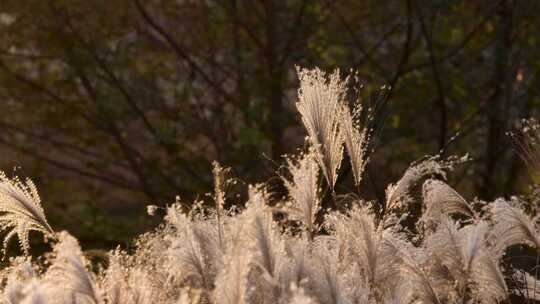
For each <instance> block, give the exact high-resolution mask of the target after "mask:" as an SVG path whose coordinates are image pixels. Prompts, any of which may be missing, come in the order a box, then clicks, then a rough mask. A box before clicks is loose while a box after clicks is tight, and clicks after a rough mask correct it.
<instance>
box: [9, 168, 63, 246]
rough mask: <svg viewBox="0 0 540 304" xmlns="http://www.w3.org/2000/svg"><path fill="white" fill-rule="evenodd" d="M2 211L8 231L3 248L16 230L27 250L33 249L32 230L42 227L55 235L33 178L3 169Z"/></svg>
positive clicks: (38, 229) (45, 231) (40, 229)
mask: <svg viewBox="0 0 540 304" xmlns="http://www.w3.org/2000/svg"><path fill="white" fill-rule="evenodd" d="M0 213H1V215H0V230H2V231H9V232H8V234H7V235H6V236H5V238H4V251H5V250H6V248H7V246H8V244H9V241H10V240H11V238H12V237H13V236H15V234H16V235H17V237H18V238H19V243H20V245H21V247H22V248H23V249H24V252H25V253H26V254H28V251H29V249H30V244H29V241H28V233H29V232H30V231H32V230H34V231H39V232H42V233H43V234H45V236H49V237H54V232H53V230H52V228H51V226H49V223H48V222H47V219H46V218H45V213H44V212H43V208H42V207H41V199H40V197H39V194H38V192H37V189H36V186H35V185H34V183H33V182H32V181H31V180H30V179H26V180H25V181H24V182H23V181H21V180H20V179H19V178H18V177H14V178H11V179H10V178H8V177H7V176H6V174H5V173H4V172H2V171H0Z"/></svg>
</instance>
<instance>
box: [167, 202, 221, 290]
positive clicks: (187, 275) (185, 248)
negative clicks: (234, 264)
mask: <svg viewBox="0 0 540 304" xmlns="http://www.w3.org/2000/svg"><path fill="white" fill-rule="evenodd" d="M166 221H167V223H168V224H169V225H170V227H171V228H173V229H171V230H170V231H169V233H168V234H167V235H165V240H166V241H167V242H168V243H169V244H170V246H169V248H168V249H167V250H166V251H165V254H166V256H167V260H166V261H165V266H166V270H167V272H169V273H170V274H171V275H173V276H175V277H176V278H177V280H179V281H180V283H181V284H182V285H183V286H189V287H191V288H196V289H201V290H203V291H204V292H205V293H209V292H210V291H211V290H212V289H213V288H214V281H215V277H216V275H217V271H218V266H219V264H220V263H221V261H220V258H221V247H220V243H219V236H218V234H219V232H218V228H216V227H215V225H214V224H215V222H212V221H209V220H207V219H206V218H205V217H204V216H203V215H200V214H195V213H193V214H191V215H190V218H188V216H186V215H185V214H183V213H181V212H180V211H179V210H178V209H177V208H176V207H175V206H174V205H173V206H171V207H169V208H167V216H166ZM203 296H206V294H205V295H203Z"/></svg>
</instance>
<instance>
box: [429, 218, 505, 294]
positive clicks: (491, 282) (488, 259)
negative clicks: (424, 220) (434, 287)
mask: <svg viewBox="0 0 540 304" xmlns="http://www.w3.org/2000/svg"><path fill="white" fill-rule="evenodd" d="M487 232H488V224H487V223H486V222H483V221H480V222H477V223H475V224H472V225H467V226H464V227H461V228H460V226H459V224H458V223H457V222H454V221H453V220H452V219H450V218H448V217H446V216H443V217H442V218H441V219H440V220H439V225H438V226H437V230H436V231H435V233H434V234H432V235H430V236H429V237H428V238H427V239H426V241H425V248H426V251H427V252H428V254H429V255H430V257H431V259H430V260H431V261H432V263H435V264H436V265H435V268H434V269H441V270H443V269H444V270H443V271H444V272H448V277H446V278H443V279H446V280H447V283H446V286H444V285H445V284H444V283H442V284H441V285H440V286H442V288H440V290H439V294H445V297H447V298H450V299H452V298H455V299H461V301H460V302H463V301H464V300H467V299H475V300H476V301H478V302H483V301H485V303H496V302H498V301H501V300H503V299H505V298H506V296H507V287H506V283H505V281H504V278H503V276H502V273H501V270H500V268H499V265H498V261H495V259H494V258H493V257H492V255H491V248H490V247H489V246H488V244H487V241H486V240H487ZM434 273H436V272H435V271H434ZM441 289H442V290H441Z"/></svg>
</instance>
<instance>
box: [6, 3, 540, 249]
mask: <svg viewBox="0 0 540 304" xmlns="http://www.w3.org/2000/svg"><path fill="white" fill-rule="evenodd" d="M539 15H540V1H532V0H531V1H518V0H514V1H512V0H485V1H477V0H473V1H452V0H432V1H420V0H403V1H396V0H389V1H381V0H362V1H358V0H351V1H349V0H342V1H313V0H287V1H285V0H229V1H225V0H208V1H181V0H179V1H172V0H168V1H160V0H114V1H112V0H92V1H88V0H43V1H25V0H22V1H21V0H2V1H1V2H0V109H1V110H0V155H1V157H0V167H1V168H3V170H5V171H6V172H8V174H12V173H15V174H18V175H21V176H28V177H31V178H33V179H34V180H35V182H36V183H37V185H38V187H39V189H40V191H41V195H42V198H43V201H44V202H43V203H44V208H45V210H46V213H47V215H48V217H49V221H50V223H51V225H52V226H53V227H54V228H55V230H61V229H68V230H69V231H70V232H72V233H73V234H74V235H75V236H76V237H78V238H79V239H80V240H81V242H82V243H83V245H85V247H101V248H108V247H112V246H115V245H116V244H122V243H125V242H127V240H129V239H131V238H132V237H133V236H134V235H136V234H138V233H140V232H142V231H146V230H148V229H150V228H151V227H153V226H154V225H155V224H156V223H157V222H158V219H154V218H150V217H149V216H147V215H146V212H145V206H146V205H147V204H150V203H151V204H156V205H160V206H164V205H166V204H168V203H171V202H173V201H174V198H175V196H176V195H179V196H180V197H181V199H182V200H183V201H185V202H189V201H191V200H193V199H197V198H203V196H201V194H202V193H204V192H207V191H210V190H211V189H212V177H211V161H212V160H214V159H216V160H218V161H220V162H221V163H223V164H224V165H227V166H231V167H232V168H233V172H234V175H235V176H238V177H239V178H241V179H242V180H244V181H248V182H264V181H271V180H272V177H273V176H275V172H276V170H277V169H278V168H279V166H280V165H281V164H283V159H282V157H281V155H283V154H285V153H292V152H295V151H296V149H297V148H299V147H301V146H302V143H303V139H304V136H305V132H304V130H303V128H302V126H301V123H300V120H299V117H298V115H297V113H296V110H295V107H294V102H295V101H296V96H297V95H296V94H297V88H298V79H297V77H296V73H295V65H299V66H302V67H315V66H319V67H321V68H322V69H325V70H328V71H331V70H333V69H334V68H341V69H342V71H344V72H347V71H349V69H351V68H352V69H355V70H357V71H358V72H359V76H360V79H361V83H363V84H364V89H363V95H364V96H366V100H369V97H370V96H375V95H376V94H378V92H379V90H380V88H381V86H383V85H387V86H390V87H391V89H390V90H389V91H388V92H387V94H388V95H389V96H388V100H387V103H386V105H385V107H384V109H383V111H382V114H381V115H380V117H379V118H380V121H381V123H380V129H379V131H378V132H377V144H376V146H375V148H376V150H375V152H374V154H373V155H372V160H371V162H370V164H369V165H368V168H367V172H366V176H365V178H364V181H363V184H362V187H361V193H360V194H361V195H362V196H363V197H366V198H370V199H372V198H381V197H384V189H385V188H386V185H387V184H388V183H389V182H394V181H396V180H397V179H399V177H400V176H401V174H402V173H403V171H404V170H405V169H406V168H407V166H408V165H409V164H410V162H412V161H414V160H416V159H419V158H421V157H422V156H424V155H426V154H435V153H437V152H438V151H439V149H440V148H441V147H443V146H445V145H446V144H447V143H448V141H449V140H450V138H452V137H453V136H454V135H455V134H456V133H457V132H458V131H459V133H460V136H459V137H458V138H457V139H456V140H455V141H454V142H453V143H452V144H451V145H450V146H449V148H448V153H449V154H458V155H463V154H465V153H469V155H470V156H471V157H472V159H473V160H472V161H471V162H468V163H466V164H464V165H463V166H461V167H460V168H458V170H457V171H456V172H455V173H454V174H452V176H451V177H450V184H451V185H452V186H455V187H456V188H457V189H458V190H459V191H460V193H462V194H463V195H464V197H465V198H467V199H473V198H475V197H479V198H482V199H486V200H489V199H493V198H495V197H498V196H509V195H511V194H514V193H517V194H523V193H527V191H529V190H528V186H529V185H530V184H531V181H530V178H529V177H528V175H527V174H526V170H525V168H524V166H523V165H522V162H521V160H520V159H519V157H518V156H517V155H516V153H515V151H514V149H513V147H512V142H511V140H510V138H509V137H508V136H507V135H506V132H508V131H511V130H512V129H513V128H515V126H516V123H517V122H518V121H519V119H520V118H522V117H534V116H536V115H537V112H538V106H539V104H540V99H539V89H540V77H539V76H540V49H539V47H540V40H539V39H540V38H539V37H540V28H539V25H540V18H539V17H540V16H539ZM340 187H343V188H346V187H348V186H347V185H345V184H344V185H341V186H340ZM197 194H199V196H197Z"/></svg>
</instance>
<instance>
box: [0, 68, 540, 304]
mask: <svg viewBox="0 0 540 304" xmlns="http://www.w3.org/2000/svg"><path fill="white" fill-rule="evenodd" d="M298 73H299V78H300V90H299V100H298V102H297V108H298V110H299V112H300V115H301V118H302V122H303V123H304V125H305V127H306V130H307V133H308V137H307V143H308V144H307V148H306V149H305V151H303V152H301V153H299V155H296V156H289V157H287V158H286V161H285V163H286V167H287V169H288V170H287V172H280V174H279V175H280V178H281V179H282V181H283V184H284V186H285V189H286V190H287V192H288V195H287V196H286V197H285V198H283V199H282V201H280V202H278V203H276V202H275V199H273V198H272V193H270V192H269V190H268V188H267V186H266V185H265V184H253V185H250V186H248V189H247V192H248V199H247V202H246V203H245V207H242V208H240V207H237V208H233V209H227V208H225V206H226V199H227V193H226V191H227V185H228V183H230V170H229V169H228V168H224V167H222V166H221V165H219V164H218V163H214V170H213V175H214V181H215V187H214V194H213V195H212V198H213V200H214V202H215V204H214V207H208V206H206V205H204V204H202V203H198V202H194V203H193V204H192V209H191V210H190V211H189V212H186V211H185V210H184V209H183V206H185V205H186V204H185V203H184V204H180V202H178V200H177V202H176V203H174V204H172V205H170V206H168V207H166V215H165V217H164V223H163V225H161V226H160V227H159V228H157V229H156V230H155V231H153V232H149V233H146V234H143V235H141V236H140V237H138V239H137V241H136V247H135V249H134V250H130V251H123V250H120V249H117V250H113V251H111V252H109V253H108V255H107V258H106V261H105V262H104V263H99V264H98V265H95V264H92V263H90V261H89V259H88V258H87V257H86V256H85V253H84V252H83V251H82V250H81V248H80V246H79V244H78V241H77V240H76V239H75V238H74V237H73V236H71V235H70V234H69V233H68V232H65V231H63V232H56V231H54V230H53V229H52V228H51V226H50V225H49V224H48V222H47V220H46V218H45V214H44V212H43V209H42V208H41V204H40V197H39V195H38V193H37V190H36V187H35V186H34V184H33V183H32V182H31V181H30V180H25V181H21V180H19V179H17V178H8V177H7V176H6V175H4V174H1V175H0V228H2V230H4V231H5V232H6V233H7V235H6V237H5V242H4V246H7V245H8V243H9V240H10V239H11V238H12V237H13V236H15V235H16V236H17V237H18V239H19V241H20V245H21V247H22V248H23V249H24V251H25V253H26V254H25V255H24V256H21V257H17V258H11V259H10V261H9V262H10V263H9V266H8V267H6V268H5V269H3V270H1V271H0V282H1V283H0V284H1V286H2V289H1V296H2V298H1V301H3V302H4V303H10V304H16V303H25V304H29V303H34V304H37V303H94V304H97V303H111V304H112V303H141V304H143V303H144V304H146V303H155V304H159V303H182V304H184V303H216V304H218V303H224V304H242V303H257V304H265V303H267V304H270V303H295V304H301V303H302V304H307V303H320V304H349V303H350V304H353V303H396V304H397V303H404V304H406V303H437V304H439V303H501V302H505V301H509V300H510V299H511V298H513V297H517V298H519V299H520V300H522V301H525V300H526V301H534V300H540V282H539V281H537V278H536V276H535V275H534V274H533V273H528V272H525V271H521V270H517V269H513V268H511V267H507V265H506V264H504V263H503V258H504V257H505V253H506V251H507V249H508V248H509V247H511V246H514V245H522V246H529V247H531V248H534V249H538V248H539V246H540V234H539V230H538V229H539V227H538V223H537V219H538V218H537V215H536V211H535V210H530V209H531V208H525V207H524V204H525V202H524V201H523V200H520V199H519V198H514V199H512V200H511V201H506V200H503V199H498V200H496V201H494V202H489V203H488V202H482V201H473V202H469V201H467V200H466V199H465V198H464V197H462V196H461V195H460V194H459V193H458V192H456V191H455V190H454V189H453V188H452V187H451V186H450V185H448V184H447V182H446V180H445V179H446V175H447V174H448V173H449V172H450V171H451V170H452V169H453V167H454V166H455V165H457V164H459V163H460V162H461V161H463V159H461V158H456V157H450V158H446V159H443V158H441V157H439V156H433V157H426V158H424V159H422V160H419V161H417V162H415V163H413V164H412V165H411V166H410V167H409V168H408V169H407V170H406V171H405V173H404V174H403V177H402V178H401V179H400V180H398V181H397V182H396V183H394V184H391V185H389V186H388V188H387V191H386V199H385V201H382V202H369V201H365V200H362V199H359V198H357V199H354V200H352V201H350V202H348V203H347V206H346V207H345V206H340V208H336V210H326V209H323V208H322V207H321V206H322V201H323V199H325V198H326V199H330V200H334V203H335V205H339V204H340V203H342V202H341V200H338V199H337V198H338V197H339V195H338V194H337V193H336V192H337V190H336V188H335V185H336V182H337V180H338V176H339V171H340V166H341V165H342V162H343V155H344V153H347V155H348V158H347V159H348V160H349V162H350V166H351V171H352V178H353V182H354V183H355V184H356V185H357V186H360V183H361V180H362V173H363V171H364V168H365V166H366V163H367V162H368V160H369V152H370V151H369V149H370V148H369V147H370V145H369V141H370V140H371V134H372V131H373V130H371V129H370V127H369V125H370V124H369V123H365V122H364V123H360V120H359V118H358V116H359V115H358V113H359V112H361V111H362V110H361V109H360V108H359V107H358V105H355V106H354V107H353V108H354V110H353V111H351V110H350V106H349V104H348V100H349V98H347V96H348V89H347V83H348V79H342V78H341V77H340V74H339V72H335V73H333V74H331V75H327V74H325V73H324V72H322V71H320V70H318V69H314V70H302V69H299V71H298ZM367 111H368V115H367V116H366V115H364V117H367V119H368V120H369V119H371V116H370V114H369V109H367ZM325 192H326V193H332V195H325ZM343 194H346V193H343ZM343 204H344V203H343ZM418 204H420V206H422V208H421V209H422V211H421V214H413V213H411V212H409V211H410V210H411V209H412V208H413V207H414V206H415V205H416V206H418ZM375 205H377V206H382V207H380V208H375ZM158 208H159V207H156V206H149V207H148V212H149V213H150V214H156V211H157V210H158ZM525 210H528V211H525ZM278 215H279V216H278ZM411 222H413V223H415V224H413V225H411V224H410V223H411ZM31 230H35V231H39V232H41V233H43V234H44V235H46V236H47V240H48V241H49V242H51V243H52V248H53V251H52V252H51V253H49V254H47V255H45V256H43V257H42V258H40V259H37V260H32V259H31V258H30V257H29V256H28V255H27V253H28V249H29V242H28V233H29V231H31Z"/></svg>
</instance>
